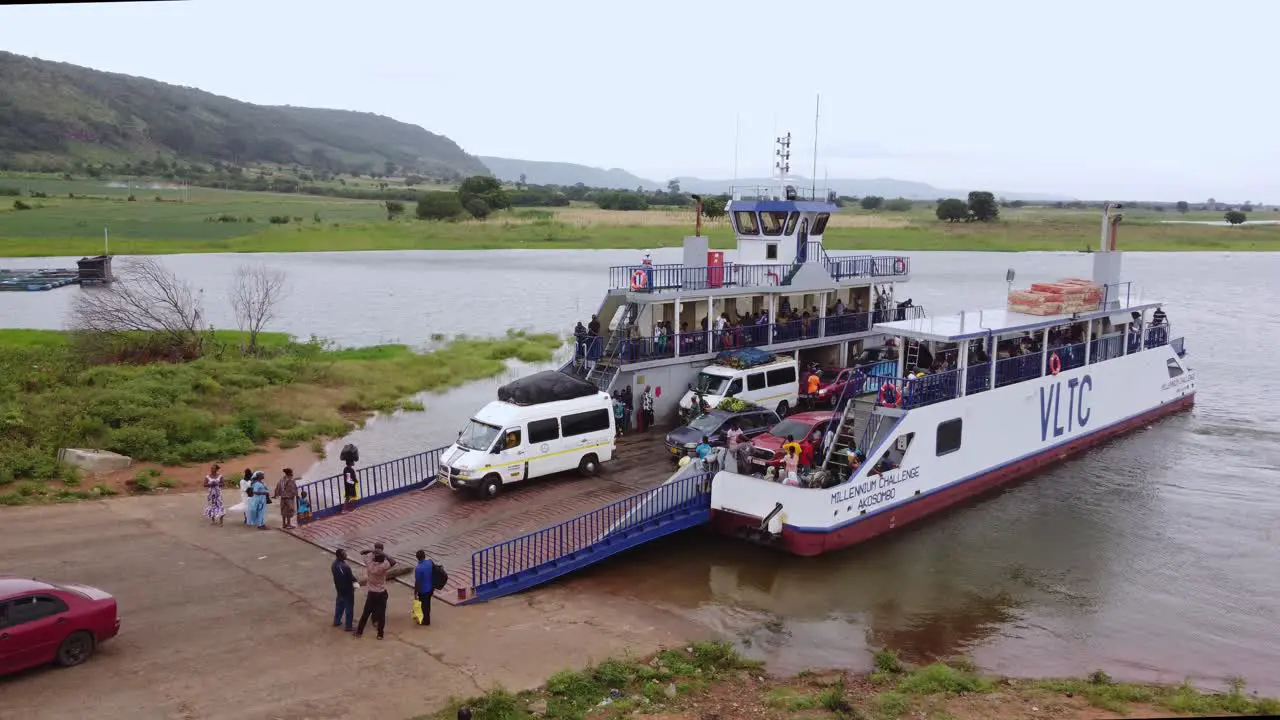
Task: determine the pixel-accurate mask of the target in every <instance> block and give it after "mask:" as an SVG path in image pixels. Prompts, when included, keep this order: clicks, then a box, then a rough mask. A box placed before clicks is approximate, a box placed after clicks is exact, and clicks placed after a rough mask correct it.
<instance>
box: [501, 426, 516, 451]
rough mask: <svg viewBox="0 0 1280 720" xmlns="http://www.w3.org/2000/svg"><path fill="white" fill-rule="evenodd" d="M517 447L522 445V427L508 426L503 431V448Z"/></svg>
mask: <svg viewBox="0 0 1280 720" xmlns="http://www.w3.org/2000/svg"><path fill="white" fill-rule="evenodd" d="M517 447H520V428H508V429H507V431H506V432H504V433H502V449H503V450H510V449H511V448H517Z"/></svg>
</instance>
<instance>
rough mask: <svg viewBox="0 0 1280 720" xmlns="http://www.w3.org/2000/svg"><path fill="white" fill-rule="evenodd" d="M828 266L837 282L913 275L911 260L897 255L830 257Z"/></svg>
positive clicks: (829, 271) (828, 270)
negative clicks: (850, 279)
mask: <svg viewBox="0 0 1280 720" xmlns="http://www.w3.org/2000/svg"><path fill="white" fill-rule="evenodd" d="M826 265H827V272H828V273H830V274H831V277H832V278H834V279H836V280H843V279H845V278H850V277H903V276H906V275H910V274H911V258H909V257H905V256H896V255H886V256H881V257H872V256H870V255H858V256H853V257H841V256H839V255H837V256H834V257H832V256H828V257H827V261H826Z"/></svg>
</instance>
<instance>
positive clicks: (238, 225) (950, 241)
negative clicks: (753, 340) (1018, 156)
mask: <svg viewBox="0 0 1280 720" xmlns="http://www.w3.org/2000/svg"><path fill="white" fill-rule="evenodd" d="M139 185H143V186H146V185H149V183H136V182H135V183H134V187H132V188H131V187H128V186H127V185H125V184H124V183H123V182H110V181H92V180H71V181H68V180H63V179H58V178H50V177H40V178H25V177H23V178H18V177H2V176H0V188H3V187H9V188H17V189H20V190H21V191H22V192H23V194H24V196H26V197H23V198H21V199H22V201H23V202H24V203H27V204H29V205H31V206H32V208H31V209H29V210H16V209H14V208H13V200H14V199H16V198H10V197H7V196H0V256H6V257H33V256H75V255H86V254H95V253H99V252H101V251H102V247H103V227H104V226H106V227H108V228H109V230H110V235H111V252H112V253H115V254H121V255H136V254H156V255H160V254H170V253H201V252H307V251H313V252H315V251H335V250H419V249H421V250H426V249H440V250H464V249H468V250H481V249H502V248H547V249H551V248H556V249H575V248H586V249H593V248H594V249H599V248H629V249H648V248H660V247H676V246H679V245H680V243H681V238H682V237H683V236H684V235H686V234H692V225H693V214H692V211H690V210H683V211H672V210H649V211H644V212H620V211H604V210H599V209H596V208H594V207H582V206H576V207H570V208H557V209H554V210H553V209H524V210H513V211H504V212H499V213H496V214H494V215H493V216H492V217H491V218H489V219H488V220H487V221H485V222H475V221H469V222H458V223H438V222H421V221H417V220H414V219H400V220H397V221H394V222H389V221H387V219H386V213H385V210H384V209H383V208H382V205H381V203H379V202H376V201H368V200H349V199H342V198H330V197H317V196H307V195H294V194H277V193H254V192H239V191H227V190H217V189H210V188H197V187H192V188H188V189H187V190H186V191H185V194H184V192H183V191H182V190H180V189H174V188H153V187H139ZM29 191H35V192H39V193H46V194H47V195H48V197H43V198H32V197H29ZM131 193H132V194H133V195H134V197H135V198H136V200H135V201H133V202H130V201H128V200H127V198H128V196H129V195H130V194H131ZM69 195H73V196H74V197H70V196H69ZM157 197H159V198H160V201H157V200H156V198H157ZM182 199H185V201H184V202H180V201H179V200H182ZM408 212H409V213H410V214H411V213H412V207H409V208H408ZM932 213H933V209H932V203H924V202H922V203H919V204H917V206H916V208H914V209H913V210H911V211H909V212H905V213H894V212H885V211H882V212H866V211H862V210H856V209H847V210H845V211H842V212H841V213H840V214H839V215H838V216H837V217H836V218H833V220H832V223H831V226H830V228H829V229H828V231H827V234H826V238H825V240H826V243H827V246H828V247H829V248H831V249H833V250H855V249H895V250H988V251H1022V250H1082V249H1084V248H1086V247H1089V246H1092V245H1094V244H1096V242H1097V235H1098V215H1097V213H1096V212H1095V211H1090V210H1057V209H1053V208H1039V207H1037V208H1020V209H1005V210H1003V211H1002V219H1001V220H1000V221H999V222H996V223H972V224H948V223H942V222H939V221H938V220H936V219H935V218H934V217H933V214H932ZM224 216H225V217H226V218H228V219H230V218H234V220H235V221H234V222H219V221H217V220H218V219H219V218H223V217H224ZM271 216H286V217H288V218H289V222H288V224H285V225H278V224H271V223H270V222H269V218H270V217H271ZM250 219H251V220H252V221H251V222H250ZM1173 219H1178V220H1219V219H1221V214H1220V213H1205V212H1197V213H1188V214H1186V215H1180V214H1178V213H1174V212H1164V213H1160V212H1154V211H1151V210H1145V211H1134V212H1130V213H1128V214H1127V215H1126V223H1125V226H1124V228H1123V229H1122V231H1121V238H1122V243H1123V245H1124V247H1125V248H1126V249H1129V250H1219V251H1221V250H1264V251H1277V250H1280V225H1256V226H1244V227H1215V226H1204V225H1177V224H1162V223H1161V222H1160V221H1161V220H1173ZM1251 219H1253V220H1264V219H1273V220H1274V219H1280V214H1278V213H1275V212H1254V213H1252V214H1251ZM706 232H707V233H708V234H709V236H710V237H711V239H712V244H713V246H715V247H717V248H731V247H732V246H733V236H732V232H731V231H730V229H729V227H728V225H727V223H725V222H723V221H721V222H712V223H708V224H707V225H706Z"/></svg>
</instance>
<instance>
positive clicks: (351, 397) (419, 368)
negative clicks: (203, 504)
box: [0, 330, 563, 505]
mask: <svg viewBox="0 0 1280 720" xmlns="http://www.w3.org/2000/svg"><path fill="white" fill-rule="evenodd" d="M241 340H242V338H241V337H239V335H238V334H237V333H218V334H216V335H215V337H214V343H213V344H214V348H213V349H212V350H211V351H209V352H207V353H206V355H205V356H204V357H201V358H199V359H196V360H192V361H190V362H184V363H163V362H155V363H149V364H143V365H131V364H119V363H107V364H96V363H94V362H91V361H89V360H87V359H86V358H85V355H84V354H83V353H82V352H79V351H78V347H77V343H76V342H75V338H74V336H73V335H72V334H69V333H62V332H56V331H36V330H0V504H9V505H17V504H27V503H31V502H40V501H49V500H73V499H83V498H84V497H94V496H95V495H94V491H93V490H81V489H78V487H77V486H78V481H77V479H76V477H75V475H74V473H72V472H71V471H70V470H69V469H68V468H66V467H65V466H61V465H59V464H58V463H57V460H56V457H57V451H58V449H59V448H64V447H80V448H92V449H103V450H111V451H114V452H118V453H121V454H124V455H128V456H130V457H132V458H134V459H135V460H138V461H151V462H156V463H160V464H162V465H182V464H186V463H192V462H204V461H210V460H225V459H229V458H234V457H240V456H243V455H246V454H249V453H251V452H253V451H254V450H255V449H256V448H258V447H260V446H261V445H263V444H264V443H266V442H267V441H268V440H271V439H276V440H278V441H279V443H280V445H281V446H282V447H293V446H296V445H298V444H301V443H304V442H308V441H310V440H312V439H314V438H321V437H332V436H338V435H342V434H345V433H346V432H347V431H349V430H350V429H351V428H352V427H353V426H355V425H358V424H360V423H362V422H363V421H364V419H365V418H366V417H367V416H368V414H369V413H371V412H373V411H382V412H390V411H394V410H398V409H399V410H421V409H422V404H421V403H419V402H417V401H415V400H412V399H411V396H412V395H414V394H416V393H419V392H422V391H435V390H443V389H446V388H450V387H454V386H457V385H461V384H463V383H466V382H470V381H473V380H478V379H482V378H486V377H492V376H493V375H496V374H498V373H500V372H501V371H502V370H503V369H504V368H505V367H506V365H505V363H506V361H507V360H510V359H519V360H523V361H527V362H542V361H547V360H550V359H551V358H552V356H553V353H554V351H555V350H556V349H557V348H559V347H560V346H561V345H562V344H563V341H562V340H560V339H559V338H557V337H555V336H554V335H548V334H526V333H522V332H515V331H512V332H509V333H508V334H507V336H506V337H503V338H497V339H470V338H460V339H455V340H454V341H452V342H449V343H447V344H445V345H443V346H442V347H440V348H438V349H436V350H433V351H430V352H425V353H419V352H415V351H414V350H413V349H411V348H409V347H407V346H404V345H382V346H376V347H368V348H353V349H335V348H333V347H332V346H330V345H328V344H326V343H323V342H320V341H316V340H312V341H309V342H296V341H293V340H291V339H290V338H288V337H287V336H284V335H267V336H266V337H260V338H259V341H260V343H261V344H263V345H265V348H264V350H263V351H262V352H260V353H259V354H258V355H256V356H245V355H243V354H241V353H240V352H238V351H234V350H228V349H227V348H228V347H234V346H236V345H238V344H239V343H240V342H241ZM51 481H60V482H58V483H57V484H51ZM64 496H65V497H64Z"/></svg>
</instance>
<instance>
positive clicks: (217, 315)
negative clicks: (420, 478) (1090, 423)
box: [0, 250, 1280, 695]
mask: <svg viewBox="0 0 1280 720" xmlns="http://www.w3.org/2000/svg"><path fill="white" fill-rule="evenodd" d="M639 257H640V254H639V253H636V252H633V251H606V250H601V251H551V250H546V251H514V250H513V251H486V252H474V253H472V252H366V253H314V254H282V255H275V254H264V255H252V256H244V255H189V256H181V255H180V256H170V257H165V258H163V262H164V263H165V264H166V265H167V266H168V267H170V268H171V269H172V270H173V271H174V272H176V273H177V274H178V275H180V276H181V277H183V278H185V279H188V280H189V281H191V282H192V283H193V284H195V285H197V286H199V287H202V288H204V289H205V295H206V298H205V307H206V317H207V318H208V319H209V320H210V321H211V322H212V323H213V324H214V325H215V326H218V327H233V326H234V323H232V322H230V313H229V309H228V308H227V307H226V305H227V303H226V300H225V296H226V288H227V286H228V285H229V284H230V278H231V277H232V273H233V272H234V269H235V267H236V266H237V265H240V264H243V263H246V262H249V263H265V264H267V265H270V266H272V267H278V268H280V269H283V270H285V271H286V272H287V273H288V274H289V277H290V281H291V284H292V286H293V293H292V295H291V296H290V298H289V300H288V301H287V302H286V303H285V304H284V306H282V308H281V313H280V318H279V321H278V322H276V323H275V324H274V326H273V328H272V329H278V330H284V331H288V332H291V333H294V334H298V335H302V336H307V335H310V334H312V333H314V334H317V335H320V336H323V337H328V338H331V339H333V340H335V341H337V342H339V343H341V344H346V345H360V344H369V343H376V342H392V341H394V342H405V343H409V344H413V345H418V344H424V343H427V342H429V341H430V339H431V338H432V336H433V335H446V336H452V335H457V334H469V335H491V334H500V333H502V332H505V330H506V329H507V328H522V329H529V330H538V331H553V332H559V333H564V334H567V333H568V332H569V330H570V329H571V328H572V326H573V323H574V322H575V321H577V320H579V319H583V320H585V319H586V317H587V316H588V315H589V314H590V313H591V312H592V311H593V309H594V308H595V307H597V306H598V304H599V302H600V299H601V297H602V295H603V293H604V290H605V285H606V281H607V268H608V267H609V266H610V265H621V264H629V263H634V262H636V261H637V260H638V259H639ZM654 261H655V262H658V263H662V262H679V251H678V250H661V251H656V252H655V253H654ZM55 266H61V267H70V266H73V262H72V260H70V259H66V258H62V259H58V258H46V259H33V258H23V259H6V260H0V267H55ZM1009 267H1013V268H1015V269H1016V271H1017V273H1018V279H1017V282H1016V283H1015V284H1017V285H1025V284H1027V283H1030V282H1034V281H1039V280H1046V279H1054V278H1057V277H1062V276H1068V275H1071V276H1085V277H1087V276H1088V275H1089V273H1090V267H1091V265H1090V259H1089V257H1088V256H1083V255H1075V254H1060V253H1043V254H1040V253H1030V254H1019V255H1010V254H997V253H914V254H912V270H913V272H914V277H913V281H912V283H910V284H909V286H906V287H903V288H902V289H901V290H900V291H899V299H902V298H905V297H911V298H913V300H914V301H915V302H916V304H919V305H924V306H925V307H926V308H927V309H928V310H929V311H930V312H931V313H932V314H942V313H949V312H955V311H958V310H960V309H961V308H964V307H968V308H975V307H998V306H1000V305H1001V303H1002V301H1003V297H1004V293H1005V290H1006V286H1005V283H1004V275H1005V270H1006V269H1007V268H1009ZM1125 275H1126V277H1128V278H1129V279H1131V280H1133V281H1134V282H1135V285H1136V287H1137V288H1139V289H1140V290H1141V292H1142V293H1143V294H1144V295H1154V296H1156V297H1160V298H1166V299H1168V300H1169V301H1170V304H1169V305H1168V306H1167V307H1166V310H1167V312H1168V313H1169V319H1170V322H1171V323H1172V325H1173V327H1174V331H1175V333H1176V334H1179V335H1181V334H1185V335H1186V337H1187V348H1188V350H1189V353H1190V355H1189V359H1190V361H1191V363H1192V365H1193V366H1194V367H1196V368H1197V370H1199V372H1200V382H1199V384H1200V389H1201V392H1200V394H1199V396H1198V399H1197V405H1196V407H1195V409H1194V411H1192V412H1191V413H1189V414H1182V415H1179V416H1177V417H1173V418H1169V419H1167V420H1164V421H1162V422H1160V423H1157V424H1155V425H1153V426H1150V427H1148V428H1146V429H1144V430H1142V431H1139V432H1137V433H1134V434H1133V435H1130V436H1127V437H1125V438H1122V439H1120V440H1117V441H1113V442H1110V443H1107V444H1106V445H1104V446H1102V447H1099V448H1097V449H1095V450H1094V451H1092V452H1091V453H1090V454H1089V455H1087V456H1086V457H1083V458H1080V459H1077V460H1073V461H1071V462H1067V463H1064V464H1062V465H1060V466H1059V467H1056V468H1054V469H1052V470H1049V471H1047V472H1044V473H1042V474H1040V475H1038V476H1036V477H1034V478H1032V479H1030V480H1028V481H1027V482H1024V483H1022V484H1019V485H1017V486H1015V487H1013V488H1011V489H1008V490H1006V491H1004V492H1002V493H1000V494H998V495H995V496H993V497H988V498H986V499H983V500H980V501H978V502H976V503H973V504H970V505H966V506H963V507H960V508H956V509H954V510H952V511H950V512H948V513H946V514H944V515H942V516H940V517H938V518H936V519H933V520H930V521H926V522H924V523H921V524H919V525H915V526H912V527H910V528H907V529H905V530H904V531H901V532H898V533H893V534H890V535H888V536H885V537H883V538H881V539H878V540H876V541H873V542H871V543H867V544H865V545H862V546H858V547H854V548H851V549H849V550H846V551H844V552H840V553H836V554H832V555H828V556H823V557H819V558H813V559H803V560H802V559H798V558H792V557H789V556H785V555H780V554H775V553H772V552H767V551H764V550H762V549H759V548H756V547H753V546H749V545H746V544H743V543H740V542H737V541H733V540H730V539H725V538H718V537H714V536H711V535H703V534H696V533H695V534H686V535H682V536H677V537H674V538H668V539H667V540H665V541H662V542H659V543H655V544H652V545H650V546H648V547H643V548H639V549H637V550H633V551H631V552H628V553H625V554H623V555H621V556H618V557H615V558H613V559H611V560H610V561H608V562H606V563H604V564H602V565H600V566H597V567H595V568H592V569H589V570H587V571H585V572H583V573H580V574H578V575H577V576H575V577H573V578H570V579H568V580H566V581H565V582H569V583H572V584H573V585H574V586H575V588H576V589H581V591H583V592H601V593H613V594H620V595H625V596H629V597H633V598H637V599H640V600H644V601H646V602H649V603H652V604H655V605H659V606H662V607H665V608H668V609H670V610H673V611H675V612H677V613H680V614H682V615H685V616H687V617H689V618H692V619H694V620H696V621H698V622H700V623H704V624H706V625H708V626H710V627H712V628H715V629H718V630H723V631H726V632H731V633H735V634H738V635H740V636H745V637H746V638H747V642H748V643H749V646H750V647H749V652H751V653H753V654H756V655H757V656H759V657H762V658H764V659H767V660H769V661H770V663H771V664H772V665H773V667H774V668H775V669H777V670H778V671H780V672H787V671H794V670H799V669H803V668H805V667H818V666H843V667H848V668H851V669H864V668H866V667H867V666H868V663H869V654H868V653H867V649H868V648H874V647H881V646H888V647H893V648H895V649H897V650H899V651H900V652H901V653H903V654H904V655H905V656H906V657H908V658H910V659H914V660H923V659H927V658H930V657H936V656H946V655H950V654H955V653H965V654H968V655H970V656H971V657H972V658H973V659H974V660H975V661H977V662H978V663H979V664H980V665H981V666H982V667H984V668H986V669H988V670H991V671H993V672H1000V673H1007V674H1013V675H1020V674H1026V675H1046V674H1048V675H1054V674H1080V673H1085V672H1088V671H1090V670H1092V669H1094V668H1098V667H1101V668H1103V669H1105V670H1107V671H1108V672H1109V673H1111V674H1112V675H1115V676H1119V677H1126V678H1133V679H1137V680H1158V681H1165V682H1178V681H1181V680H1182V679H1184V678H1190V679H1192V680H1194V681H1196V682H1198V683H1200V684H1205V685H1209V686H1214V685H1222V684H1223V682H1224V680H1225V679H1226V678H1228V677H1231V676H1239V677H1243V678H1245V679H1246V680H1247V681H1248V682H1249V686H1250V687H1251V688H1254V689H1257V690H1259V691H1261V692H1264V693H1267V694H1272V695H1275V694H1280V572H1278V570H1280V550H1277V546H1278V545H1280V402H1277V398H1280V378H1278V377H1277V375H1276V372H1275V371H1274V370H1273V369H1272V368H1273V367H1274V366H1275V363H1274V360H1273V358H1274V355H1273V353H1275V352H1276V351H1277V350H1280V347H1278V346H1280V341H1277V337H1278V336H1280V283H1277V282H1276V278H1280V255H1277V254H1249V253H1194V254H1174V253H1168V254H1161V253H1146V254H1144V253H1130V254H1128V255H1127V256H1126V258H1125ZM76 292H79V290H77V289H75V288H64V289H60V290H53V291H50V292H42V293H0V326H8V327H35V328H60V327H63V326H64V323H65V313H66V310H67V307H68V305H69V302H70V300H71V298H72V297H73V296H74V293H76ZM535 369H539V368H536V367H534V366H525V365H516V366H513V367H512V370H511V371H510V373H509V374H508V375H507V376H504V377H502V378H495V379H492V380H489V381H484V382H480V383H474V384H472V385H468V386H466V387H463V388H458V389H455V390H453V391H450V392H447V393H443V394H440V395H428V396H424V398H423V400H424V402H425V404H426V406H427V411H426V412H425V413H400V414H397V415H394V416H389V417H382V418H377V419H375V420H374V421H372V422H371V423H370V424H369V425H367V426H366V427H365V428H364V429H362V430H360V431H357V433H356V434H355V436H354V440H355V442H357V443H358V444H359V445H360V447H361V450H362V453H361V454H362V456H364V457H366V458H368V459H369V460H371V461H372V460H375V459H384V458H392V457H398V456H401V455H406V454H409V453H412V452H416V451H419V450H422V449H427V448H431V447H438V446H440V445H443V444H446V443H447V442H449V441H450V440H451V439H452V437H453V435H454V433H455V432H456V430H457V428H458V427H460V425H461V423H462V422H463V420H464V418H465V417H466V416H467V415H468V414H470V413H471V412H472V411H474V409H475V408H477V407H478V406H480V405H481V404H483V403H484V402H486V401H488V400H489V399H490V398H492V397H493V394H494V390H495V389H496V387H497V386H498V385H499V384H501V383H503V382H506V381H507V380H509V379H510V378H511V377H514V376H516V375H520V374H524V373H527V372H530V371H532V370H535ZM341 442H342V441H336V442H335V443H334V444H333V446H334V449H335V450H336V447H338V446H340V444H341ZM335 455H336V452H335V451H331V452H330V458H331V459H330V460H327V461H325V462H323V463H321V464H320V465H319V466H318V467H316V468H313V469H312V471H311V472H309V473H308V474H307V475H308V477H316V476H320V475H325V474H329V473H332V472H334V471H335V470H336V460H334V459H333V456H335Z"/></svg>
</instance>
